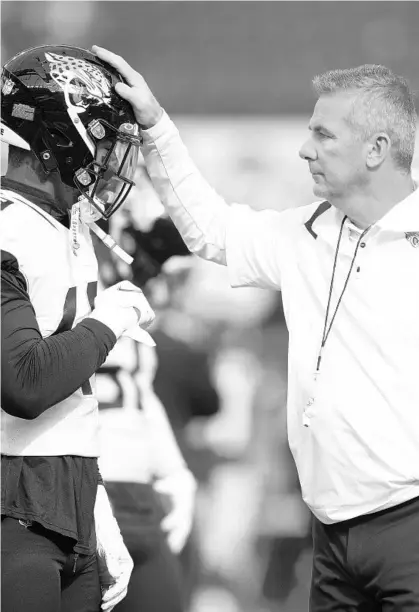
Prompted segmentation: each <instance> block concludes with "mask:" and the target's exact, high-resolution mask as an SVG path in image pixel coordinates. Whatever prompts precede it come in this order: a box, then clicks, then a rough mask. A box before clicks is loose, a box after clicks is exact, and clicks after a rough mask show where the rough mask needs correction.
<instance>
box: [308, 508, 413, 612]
mask: <svg viewBox="0 0 419 612" xmlns="http://www.w3.org/2000/svg"><path fill="white" fill-rule="evenodd" d="M313 544H314V556H313V576H312V584H311V594H310V612H419V498H415V499H414V500H412V501H409V502H406V503H404V504H401V505H399V506H395V507H394V508H390V509H388V510H383V511H381V512H377V513H375V514H370V515H365V516H363V517H359V518H356V519H351V520H349V521H343V522H341V523H337V524H334V525H324V524H322V523H321V522H320V521H318V520H317V519H314V523H313Z"/></svg>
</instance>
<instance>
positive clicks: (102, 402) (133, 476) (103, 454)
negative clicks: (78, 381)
mask: <svg viewBox="0 0 419 612" xmlns="http://www.w3.org/2000/svg"><path fill="white" fill-rule="evenodd" d="M156 359H157V358H156V354H155V349H154V348H152V347H149V346H146V345H144V344H139V343H137V342H135V341H134V340H132V339H131V338H124V337H122V338H120V339H119V340H118V342H117V343H116V345H115V346H114V348H113V349H112V350H111V351H110V353H109V355H108V358H107V360H106V362H105V363H104V365H103V366H102V367H101V368H100V369H99V370H98V372H97V396H98V400H99V408H100V410H99V419H100V443H101V444H100V458H99V467H100V473H101V475H102V477H103V478H104V480H105V481H117V482H149V480H150V477H151V471H152V468H151V461H150V460H151V456H152V452H153V449H152V448H151V446H152V440H151V439H150V438H152V436H150V431H149V427H148V422H147V414H146V412H147V410H145V409H146V408H147V403H148V402H149V401H150V397H151V398H152V397H153V396H154V391H153V388H152V383H153V379H154V370H155V366H156ZM154 397H155V396H154ZM151 401H152V400H151ZM157 401H158V400H157Z"/></svg>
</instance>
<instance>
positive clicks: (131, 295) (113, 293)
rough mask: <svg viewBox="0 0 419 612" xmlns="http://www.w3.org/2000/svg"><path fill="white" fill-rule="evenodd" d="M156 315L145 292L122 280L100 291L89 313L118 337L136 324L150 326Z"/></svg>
mask: <svg viewBox="0 0 419 612" xmlns="http://www.w3.org/2000/svg"><path fill="white" fill-rule="evenodd" d="M155 316H156V315H155V314H154V311H153V309H152V308H151V306H150V304H149V303H148V301H147V298H146V297H145V295H144V293H143V292H142V291H141V289H140V288H139V287H136V286H135V285H133V283H131V282H130V281H122V282H120V283H117V284H116V285H113V286H112V287H109V288H108V289H105V291H102V292H101V293H99V294H98V295H97V297H96V299H95V308H94V310H93V311H92V312H91V313H90V315H89V317H90V318H93V319H97V320H98V321H101V322H102V323H104V324H105V325H107V326H108V327H109V328H110V329H111V330H112V331H113V332H114V334H115V336H116V337H117V338H119V337H120V336H121V335H122V334H123V333H124V332H125V331H126V330H128V329H132V328H133V327H135V326H136V325H139V326H140V327H142V328H146V327H148V326H149V325H150V324H151V323H152V322H153V321H154V319H155Z"/></svg>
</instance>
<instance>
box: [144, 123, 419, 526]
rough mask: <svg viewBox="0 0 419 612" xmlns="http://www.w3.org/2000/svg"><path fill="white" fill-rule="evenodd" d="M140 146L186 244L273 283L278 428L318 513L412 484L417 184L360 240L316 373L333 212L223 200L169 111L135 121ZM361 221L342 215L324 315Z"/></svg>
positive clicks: (389, 496) (398, 492)
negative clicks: (281, 353)
mask: <svg viewBox="0 0 419 612" xmlns="http://www.w3.org/2000/svg"><path fill="white" fill-rule="evenodd" d="M143 153H144V156H145V159H146V163H147V167H148V169H149V172H150V173H151V176H152V180H153V183H154V185H155V187H156V189H157V190H158V192H159V195H160V197H161V199H162V201H163V203H164V204H165V206H166V207H167V209H168V211H169V213H170V214H171V216H172V218H173V219H174V221H175V223H176V225H177V226H178V228H179V230H180V231H181V233H182V235H183V238H184V240H185V242H186V243H187V245H188V247H189V248H190V249H191V250H192V251H193V252H195V253H197V254H198V255H200V256H202V257H205V258H206V259H211V260H213V261H216V262H218V263H222V264H227V266H228V270H229V274H230V280H231V284H232V286H234V287H239V286H255V287H265V288H271V289H272V288H273V289H278V290H281V291H282V295H283V302H284V311H285V317H286V322H287V326H288V330H289V374H288V376H289V379H288V437H289V443H290V447H291V451H292V453H293V456H294V459H295V462H296V465H297V469H298V474H299V478H300V482H301V487H302V492H303V498H304V500H305V502H306V503H307V505H308V506H309V507H310V509H311V510H312V512H313V513H314V514H315V516H316V517H317V518H318V519H320V520H321V521H322V522H324V523H334V522H338V521H342V520H346V519H350V518H353V517H356V516H360V515H363V514H368V513H371V512H376V511H379V510H382V509H384V508H388V507H391V506H394V505H397V504H400V503H402V502H404V501H407V500H409V499H411V498H413V497H416V496H419V190H416V191H415V192H414V193H413V194H412V195H410V196H409V197H408V198H406V199H405V200H403V202H401V203H399V204H398V205H397V206H395V207H394V208H393V209H392V210H391V211H390V212H389V213H388V214H387V215H386V216H385V217H384V218H383V219H382V220H381V221H380V222H379V223H377V224H376V225H374V226H373V227H372V228H371V229H370V230H369V231H368V233H367V234H366V235H365V237H364V238H363V239H362V241H361V242H360V244H359V247H358V250H357V254H356V257H355V260H354V263H353V269H352V273H351V276H350V279H349V282H348V284H347V287H346V290H345V293H344V295H343V298H342V301H341V304H340V306H339V309H338V311H337V314H336V318H335V320H334V323H333V325H332V327H331V330H330V333H329V336H328V339H327V342H326V345H325V347H324V350H323V352H322V363H321V370H320V375H319V377H318V379H317V382H316V383H314V376H313V375H314V372H315V369H316V362H317V357H318V354H319V348H320V345H321V341H322V334H323V328H324V324H325V314H326V306H327V301H328V295H329V289H330V283H331V277H332V269H333V261H334V257H335V252H336V246H337V242H338V236H339V231H340V228H341V224H342V221H343V214H342V213H341V212H340V211H339V210H337V209H335V208H333V207H332V206H329V205H327V204H321V203H319V202H317V203H315V204H312V205H309V206H306V207H302V208H296V209H289V210H286V211H284V212H281V213H279V212H276V211H271V210H270V211H268V210H266V211H262V212H256V211H254V210H252V209H250V208H249V207H247V206H240V205H235V206H228V205H227V204H226V203H225V202H224V200H223V199H222V198H221V197H220V196H219V195H218V194H216V193H215V192H214V191H213V190H212V189H211V188H210V187H209V186H208V184H207V183H206V182H205V180H204V179H203V178H202V176H201V175H200V173H199V172H198V170H197V169H196V167H195V166H194V164H193V162H192V161H191V159H190V157H189V155H188V152H187V150H186V148H185V147H184V145H183V144H182V141H181V139H180V137H179V134H178V132H177V130H176V128H175V126H174V125H173V123H172V122H171V121H170V119H169V118H168V116H167V115H164V116H163V118H162V119H161V120H160V122H159V123H158V124H157V125H156V126H154V127H153V128H152V129H150V130H148V131H146V132H144V147H143ZM359 234H360V232H359V230H357V229H356V228H354V227H353V226H352V225H351V223H350V222H349V221H348V220H346V221H345V222H344V226H343V232H342V238H341V241H340V248H339V255H338V258H337V265H336V272H335V279H334V283H333V292H332V298H331V306H330V313H329V320H328V325H329V324H330V320H331V317H332V316H333V313H334V311H335V308H336V303H337V300H338V298H339V296H340V294H341V292H342V289H343V286H344V283H345V280H346V278H347V275H348V272H349V269H350V266H351V262H352V259H353V257H354V253H355V248H356V245H357V242H358V240H359ZM313 397H314V402H313V401H312V400H311V398H313Z"/></svg>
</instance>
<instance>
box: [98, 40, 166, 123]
mask: <svg viewBox="0 0 419 612" xmlns="http://www.w3.org/2000/svg"><path fill="white" fill-rule="evenodd" d="M92 51H93V53H95V54H96V55H97V56H98V57H99V58H100V59H101V60H103V61H104V62H107V63H108V64H110V65H111V66H113V67H114V68H115V69H116V70H117V71H118V72H119V74H120V75H121V76H122V77H123V78H124V79H125V81H126V82H127V85H126V84H125V83H118V84H117V85H116V86H115V91H116V93H117V94H119V95H120V96H121V98H124V100H126V101H127V102H129V103H130V104H131V106H132V109H133V111H134V115H135V118H136V120H137V121H138V123H139V124H140V126H141V127H142V128H144V129H148V128H151V127H153V125H155V124H156V123H157V122H158V120H159V119H160V118H161V116H162V114H163V109H162V107H161V106H160V104H159V103H158V101H157V100H156V98H155V97H154V95H153V93H152V91H151V90H150V88H149V86H148V85H147V83H146V81H145V80H144V77H142V76H141V74H140V73H139V72H136V71H135V70H134V68H131V66H130V65H129V64H128V62H126V61H125V60H124V58H122V57H120V56H119V55H115V53H112V52H111V51H108V50H107V49H104V48H103V47H98V46H97V45H94V46H93V47H92Z"/></svg>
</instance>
